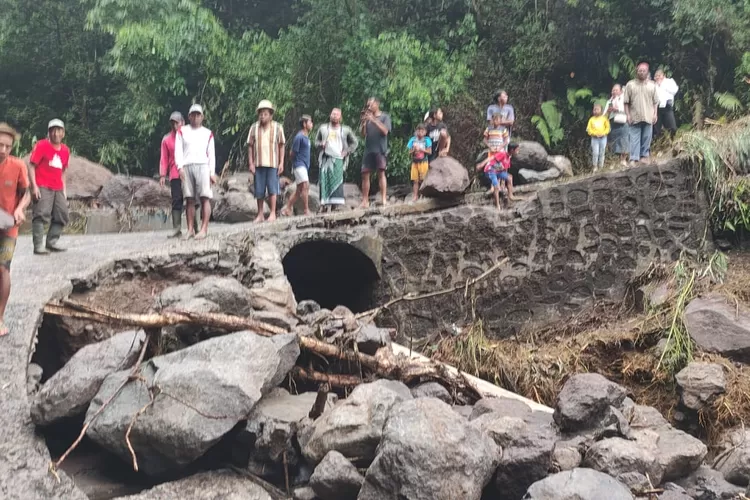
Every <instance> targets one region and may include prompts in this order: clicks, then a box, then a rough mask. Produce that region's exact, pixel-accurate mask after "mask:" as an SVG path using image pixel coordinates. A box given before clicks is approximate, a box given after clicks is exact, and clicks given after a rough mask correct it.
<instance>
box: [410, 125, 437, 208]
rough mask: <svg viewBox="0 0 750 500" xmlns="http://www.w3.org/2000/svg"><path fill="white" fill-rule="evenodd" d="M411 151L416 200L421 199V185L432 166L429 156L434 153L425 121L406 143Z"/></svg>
mask: <svg viewBox="0 0 750 500" xmlns="http://www.w3.org/2000/svg"><path fill="white" fill-rule="evenodd" d="M406 147H407V149H408V150H409V152H410V153H411V181H412V185H413V186H414V190H413V193H414V201H417V200H418V199H419V186H420V185H421V184H422V183H423V182H424V180H425V178H426V177H427V171H428V170H429V168H430V165H429V161H428V160H429V157H430V154H432V139H430V138H429V137H427V127H426V126H425V124H424V123H420V124H419V125H417V129H416V130H415V132H414V136H413V137H412V138H411V139H409V143H408V144H407V145H406Z"/></svg>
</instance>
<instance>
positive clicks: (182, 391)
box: [86, 332, 299, 475]
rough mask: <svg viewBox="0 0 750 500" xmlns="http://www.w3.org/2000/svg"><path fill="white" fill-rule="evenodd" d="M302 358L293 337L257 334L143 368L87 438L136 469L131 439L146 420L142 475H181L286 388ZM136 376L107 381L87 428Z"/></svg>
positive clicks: (139, 448) (136, 440)
mask: <svg viewBox="0 0 750 500" xmlns="http://www.w3.org/2000/svg"><path fill="white" fill-rule="evenodd" d="M297 356H299V345H298V343H297V339H296V337H295V336H294V335H279V336H275V337H271V338H265V337H260V336H258V335H256V334H254V333H252V332H238V333H233V334H231V335H226V336H223V337H217V338H213V339H210V340H206V341H203V342H200V343H198V344H196V345H194V346H191V347H188V348H186V349H183V350H180V351H177V352H174V353H171V354H167V355H165V356H157V357H155V358H152V359H151V360H149V361H148V362H146V363H144V364H143V365H141V370H140V379H138V380H136V381H132V382H130V383H128V384H127V385H125V387H124V388H123V389H122V390H121V392H120V393H119V394H118V395H117V397H115V398H114V399H113V400H112V402H111V403H110V404H109V406H107V407H106V408H105V409H104V410H103V411H102V413H101V414H100V415H99V417H98V418H97V419H96V420H94V421H93V422H92V424H91V426H90V427H89V429H88V431H87V435H88V436H89V437H90V438H91V439H93V440H94V441H95V442H96V443H98V444H99V445H101V446H102V447H104V448H106V449H108V450H110V451H112V452H114V453H115V454H117V455H119V456H120V457H122V458H123V459H125V460H128V461H129V460H130V452H129V450H128V447H127V445H126V442H125V439H124V436H125V432H126V431H127V429H128V427H129V426H130V425H131V422H132V420H133V418H134V416H135V415H136V414H138V413H139V412H140V416H139V417H138V418H137V420H136V422H135V424H134V425H132V432H131V434H130V443H131V444H132V446H133V449H134V450H135V453H136V456H137V458H138V464H139V466H140V469H141V470H142V471H144V472H145V473H147V474H149V475H161V474H163V473H167V472H170V471H173V470H177V469H180V468H182V467H184V466H186V465H187V464H189V463H191V462H192V461H194V460H195V459H197V458H198V457H200V456H201V455H203V454H204V453H205V452H206V451H207V450H208V449H209V448H210V447H211V446H213V445H214V444H216V443H217V442H218V441H219V439H221V437H222V436H224V435H225V434H226V433H227V432H229V431H230V430H231V429H232V428H233V427H234V426H235V425H236V424H237V423H238V422H239V421H241V420H245V419H246V418H247V415H248V414H249V413H250V411H251V410H252V409H253V408H254V407H255V405H256V404H257V403H258V401H259V400H260V399H261V397H262V396H263V395H264V394H267V393H268V392H270V391H271V389H272V388H274V387H276V386H277V385H278V384H279V383H281V381H282V380H283V379H284V377H285V376H286V375H287V373H288V372H289V370H291V369H292V367H293V366H294V364H295V362H296V360H297ZM129 376H130V375H129V372H128V371H121V372H117V373H114V374H112V375H110V376H109V377H107V378H106V379H105V380H104V383H103V384H102V386H101V389H100V390H99V392H98V393H97V395H96V397H95V398H94V399H93V401H92V402H91V405H90V406H89V410H88V413H87V415H86V420H87V421H90V420H91V418H92V416H93V415H94V414H95V413H96V412H97V411H98V410H99V409H100V408H101V407H102V406H103V405H104V402H105V401H107V400H108V399H110V397H112V396H113V394H114V393H115V392H116V391H117V389H118V388H119V387H120V386H121V384H122V383H123V382H125V381H126V380H128V378H129ZM152 398H153V400H152Z"/></svg>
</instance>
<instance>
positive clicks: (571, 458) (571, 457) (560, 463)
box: [552, 441, 583, 472]
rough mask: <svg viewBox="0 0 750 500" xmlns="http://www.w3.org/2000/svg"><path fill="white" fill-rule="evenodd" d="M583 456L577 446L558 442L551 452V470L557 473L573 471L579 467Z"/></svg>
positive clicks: (573, 443) (571, 443) (568, 442)
mask: <svg viewBox="0 0 750 500" xmlns="http://www.w3.org/2000/svg"><path fill="white" fill-rule="evenodd" d="M582 461H583V456H582V455H581V451H580V450H579V449H578V445H577V443H575V442H571V441H558V442H557V443H555V449H554V450H552V469H554V470H556V471H557V472H559V471H564V470H573V469H575V468H576V467H580V466H581V462H582Z"/></svg>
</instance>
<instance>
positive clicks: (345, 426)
mask: <svg viewBox="0 0 750 500" xmlns="http://www.w3.org/2000/svg"><path fill="white" fill-rule="evenodd" d="M410 399H412V396H411V392H410V391H409V388H408V387H406V386H405V385H404V384H402V383H401V382H394V381H391V380H378V381H375V382H372V383H369V384H362V385H359V386H357V387H356V388H355V389H354V390H353V391H352V393H351V394H350V395H349V397H348V398H346V399H345V400H343V401H339V402H338V403H336V405H335V406H334V407H333V409H332V410H331V411H330V412H328V413H326V414H325V415H323V416H322V417H321V418H319V419H317V420H316V421H315V423H314V424H313V430H312V432H311V435H310V437H309V439H308V440H307V442H306V444H305V445H304V446H303V447H302V453H303V454H304V456H305V458H307V459H308V460H309V461H310V462H311V463H313V464H317V463H319V462H320V461H321V460H323V457H325V456H326V454H327V453H328V452H329V451H331V450H336V451H338V452H340V453H341V454H342V455H344V456H345V457H347V458H349V459H358V460H362V461H363V462H369V461H371V460H372V459H373V458H375V449H376V448H377V446H378V443H380V438H381V437H382V435H383V426H384V425H385V421H386V419H387V418H388V414H389V412H390V411H391V408H392V407H393V406H394V405H395V404H396V403H400V402H401V401H405V400H410Z"/></svg>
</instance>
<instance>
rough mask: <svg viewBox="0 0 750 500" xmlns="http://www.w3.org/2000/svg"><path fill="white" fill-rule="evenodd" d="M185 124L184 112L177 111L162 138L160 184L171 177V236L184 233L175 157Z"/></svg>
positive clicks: (180, 187) (178, 173) (179, 185)
mask: <svg viewBox="0 0 750 500" xmlns="http://www.w3.org/2000/svg"><path fill="white" fill-rule="evenodd" d="M184 124H185V119H184V118H183V117H182V113H180V112H179V111H175V112H174V113H172V114H171V115H170V117H169V126H170V131H169V133H168V134H167V135H165V136H164V137H163V138H162V140H161V157H160V160H159V184H161V186H162V187H164V185H165V184H166V180H167V179H169V188H170V191H171V193H172V229H173V232H172V234H170V235H169V237H170V238H177V237H179V236H181V235H182V231H181V230H180V227H181V226H182V181H181V180H180V171H179V170H178V169H177V164H176V163H175V158H174V146H175V142H176V140H177V131H178V130H179V129H180V127H182V126H183V125H184Z"/></svg>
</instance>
